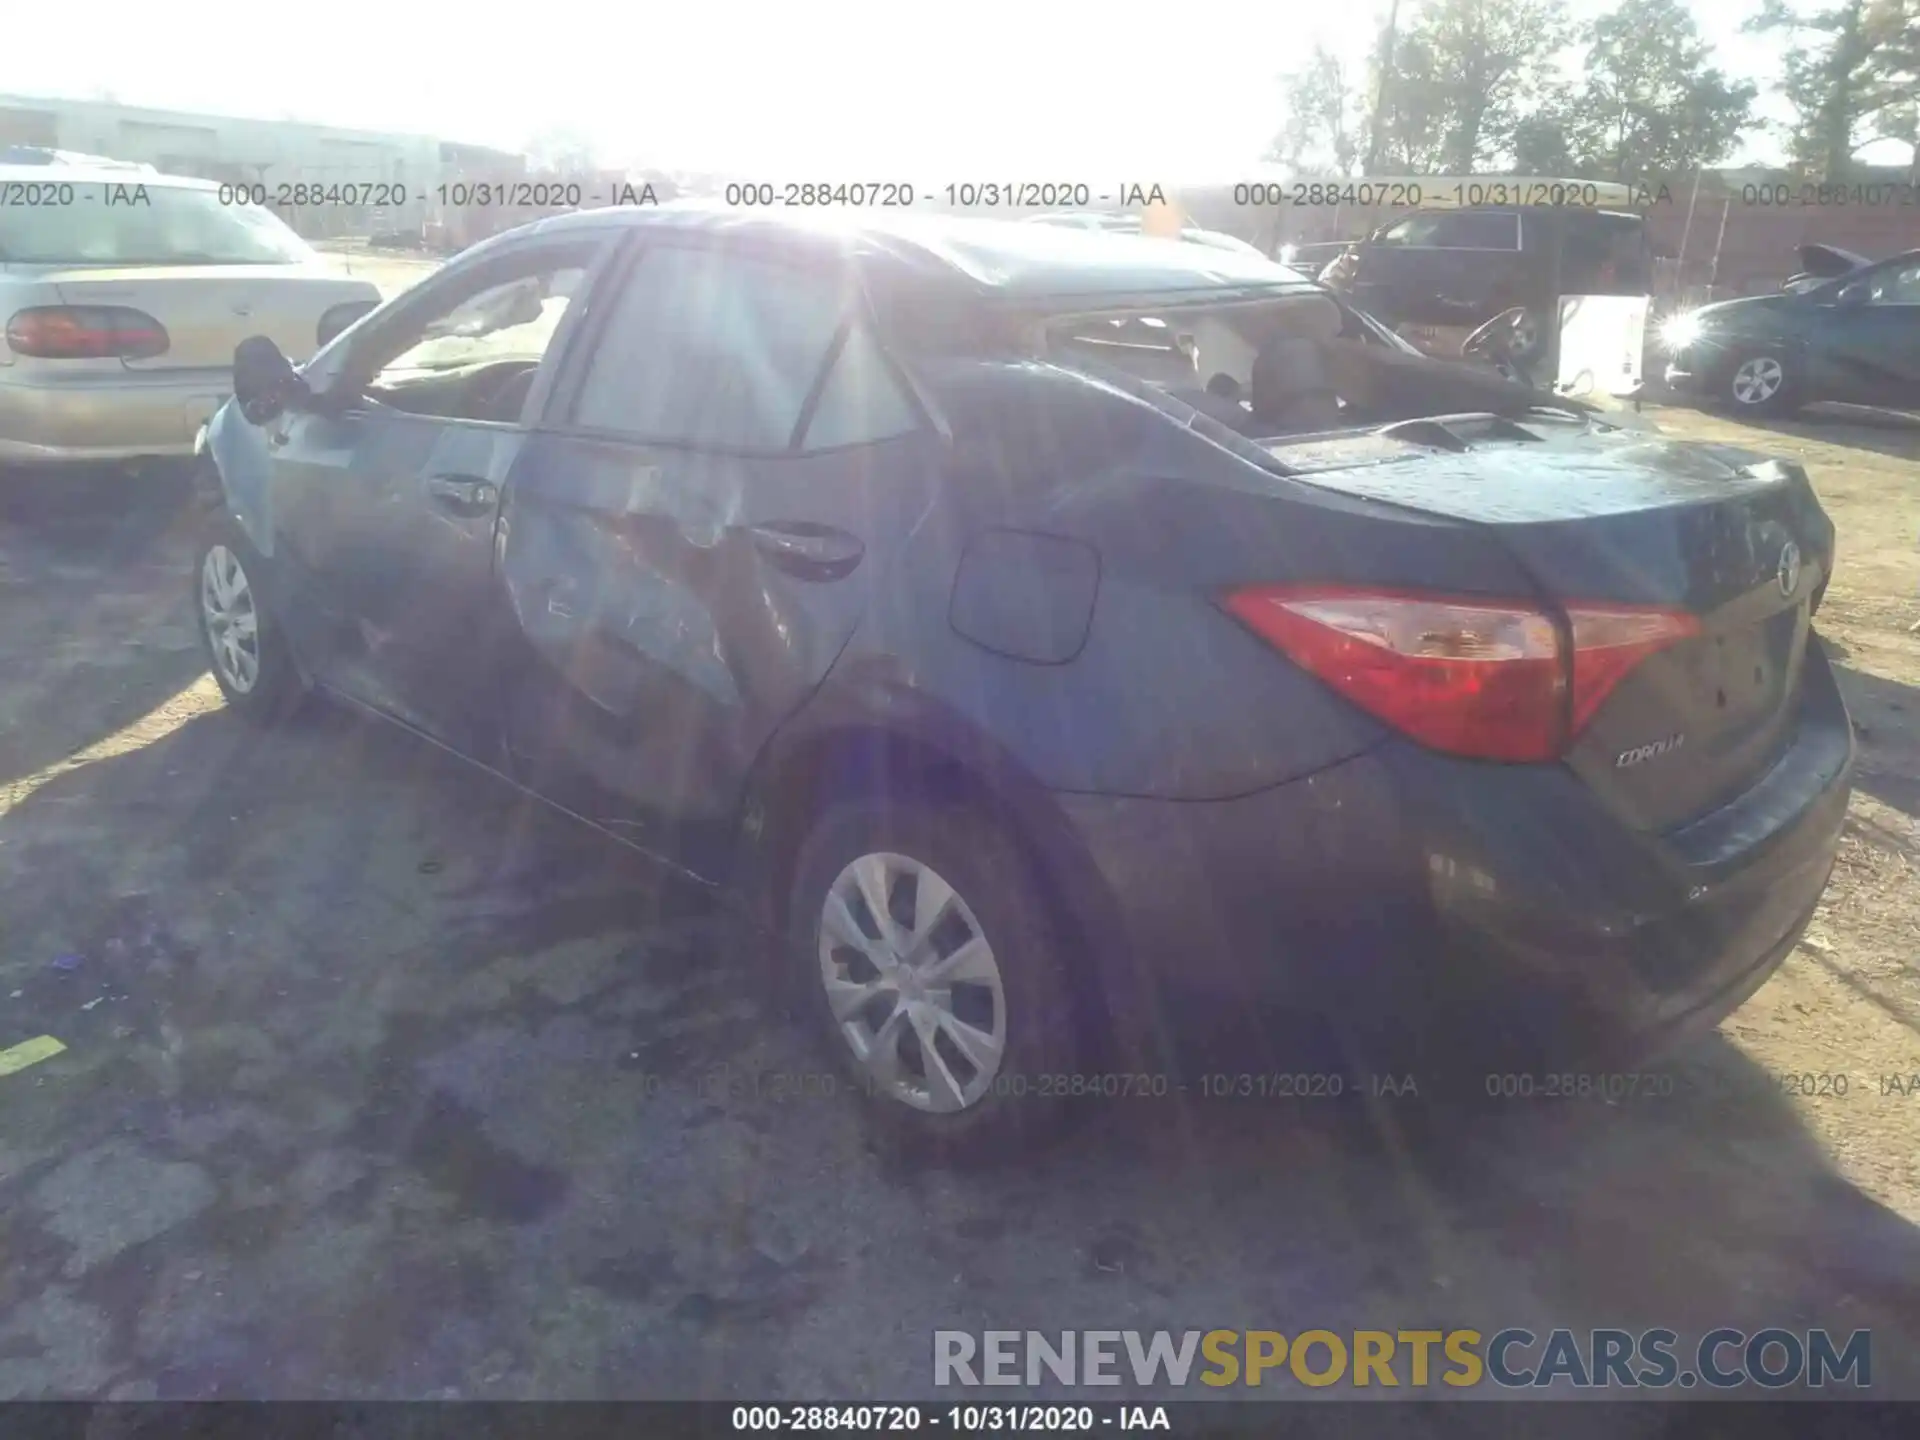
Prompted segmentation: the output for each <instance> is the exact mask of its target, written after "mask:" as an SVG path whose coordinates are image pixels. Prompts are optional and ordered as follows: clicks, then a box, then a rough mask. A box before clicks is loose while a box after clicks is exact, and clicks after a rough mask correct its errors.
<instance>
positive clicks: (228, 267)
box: [0, 159, 380, 465]
mask: <svg viewBox="0 0 1920 1440" xmlns="http://www.w3.org/2000/svg"><path fill="white" fill-rule="evenodd" d="M226 201H227V197H226V196H225V195H224V194H223V193H222V192H221V187H220V186H218V185H216V184H215V183H213V182H212V181H209V180H194V179H186V178H183V177H179V176H172V175H162V174H159V173H157V172H154V171H153V170H151V168H150V167H144V166H143V167H133V166H128V165H122V164H98V163H86V164H79V163H65V162H64V161H63V160H60V159H56V160H54V161H53V162H51V163H45V162H43V163H28V164H14V165H4V164H0V327H4V328H3V329H0V336H3V337H4V338H0V464H8V463H13V464H35V465H40V464H63V463H93V462H99V461H121V460H134V459H142V458H146V457H161V456H188V455H191V454H192V453H193V450H194V442H195V437H196V435H197V434H198V432H199V430H200V427H201V425H202V424H204V423H205V422H206V421H207V420H208V419H209V418H210V417H211V416H212V414H213V412H214V411H215V410H216V409H218V408H219V406H220V404H221V403H222V402H223V401H224V400H225V399H226V397H227V395H228V394H229V393H230V392H231V390H232V374H233V351H234V347H235V346H236V345H238V344H239V343H240V342H241V341H242V340H244V339H246V338H247V337H248V336H249V335H269V336H272V337H273V339H274V341H275V343H276V344H278V345H279V346H280V347H281V349H282V350H284V351H285V352H286V353H287V354H288V355H289V356H291V357H294V358H295V359H305V358H306V357H307V356H309V355H311V354H313V352H314V351H315V350H317V349H318V348H319V347H320V345H321V344H323V343H324V342H325V341H326V340H328V339H330V338H332V336H333V335H336V334H338V333H339V332H340V331H342V330H344V329H345V328H346V327H347V326H349V325H351V324H352V323H353V322H354V321H355V320H357V319H359V318H360V317H361V316H362V315H364V314H366V313H367V312H368V311H370V310H372V309H373V308H374V307H375V306H376V305H378V304H379V303H380V292H379V291H378V290H377V289H375V288H374V286H373V285H371V284H369V283H368V282H367V281H365V280H356V279H352V278H349V277H347V276H344V275H341V274H339V273H337V272H336V271H335V270H333V269H332V268H331V267H330V266H329V265H328V263H327V262H326V261H325V260H324V259H323V258H322V257H321V256H320V255H318V254H317V253H316V252H315V251H314V250H313V249H312V248H311V247H310V246H309V245H308V244H307V243H306V242H305V241H304V240H302V239H301V238H300V237H299V236H298V235H296V234H294V232H293V231H292V230H291V229H290V228H289V227H288V226H287V225H286V224H285V222H283V221H282V220H281V219H280V218H279V217H278V216H276V215H274V214H273V213H272V212H271V211H269V210H267V209H265V208H263V207H261V206H257V205H249V204H238V203H226Z"/></svg>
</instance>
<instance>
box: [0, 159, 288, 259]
mask: <svg viewBox="0 0 1920 1440" xmlns="http://www.w3.org/2000/svg"><path fill="white" fill-rule="evenodd" d="M14 184H15V188H16V189H18V190H19V191H20V192H21V196H20V200H19V201H18V202H15V201H14V200H13V199H12V198H11V197H10V198H9V201H8V203H7V204H5V205H0V262H4V261H11V262H13V263H14V264H17V265H284V264H287V263H289V262H295V261H305V260H310V259H312V258H313V251H312V250H310V249H309V248H308V247H307V244H306V242H305V241H304V240H302V239H301V238H300V237H299V236H298V235H296V234H294V233H293V231H292V230H291V229H289V228H288V227H287V225H286V223H285V222H284V221H282V220H281V219H280V218H279V217H278V216H277V215H275V214H273V212H272V211H270V210H266V209H264V208H262V207H260V206H258V205H222V204H221V203H220V197H219V195H218V193H217V192H215V191H213V190H200V189H190V188H187V187H184V186H178V185H156V184H154V183H152V182H151V181H150V180H146V179H143V178H142V177H141V176H140V175H139V174H138V173H129V174H128V176H127V178H126V180H125V181H124V182H122V181H114V182H113V183H111V184H105V183H102V182H101V181H98V180H85V181H66V180H62V179H61V178H60V172H59V171H58V170H55V169H49V170H48V171H47V179H46V180H45V181H37V180H36V181H31V182H27V183H24V184H22V183H20V182H14Z"/></svg>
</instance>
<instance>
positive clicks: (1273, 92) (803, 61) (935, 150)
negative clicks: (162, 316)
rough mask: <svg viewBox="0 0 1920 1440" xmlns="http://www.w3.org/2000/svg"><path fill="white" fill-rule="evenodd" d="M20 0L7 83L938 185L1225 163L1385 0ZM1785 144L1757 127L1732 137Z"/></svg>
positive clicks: (1715, 37) (1167, 173)
mask: <svg viewBox="0 0 1920 1440" xmlns="http://www.w3.org/2000/svg"><path fill="white" fill-rule="evenodd" d="M1575 3H1576V8H1577V9H1578V10H1579V11H1581V12H1583V13H1593V12H1595V11H1597V10H1601V9H1604V8H1606V6H1605V4H1604V0H1575ZM1754 3H1756V0H1695V3H1694V12H1695V14H1696V16H1698V17H1699V19H1700V22H1701V26H1702V29H1703V31H1704V33H1705V34H1706V36H1707V38H1708V39H1709V41H1710V42H1712V44H1713V46H1714V49H1715V54H1716V57H1717V61H1718V63H1719V64H1720V65H1721V66H1722V67H1723V68H1725V69H1728V70H1731V71H1733V72H1734V73H1735V74H1737V75H1744V76H1749V77H1754V78H1757V77H1760V76H1764V75H1768V74H1777V73H1778V47H1777V43H1776V42H1773V41H1770V40H1766V39H1756V38H1754V37H1747V36H1742V35H1741V34H1740V33H1739V25H1740V21H1741V19H1742V18H1743V17H1744V15H1745V14H1746V13H1747V11H1748V10H1749V9H1751V8H1752V6H1753V4H1754ZM1418 4H1419V0H1403V6H1402V17H1403V23H1404V19H1405V16H1406V14H1407V13H1409V12H1410V11H1411V10H1412V9H1413V8H1415V7H1417V5H1418ZM13 8H14V13H12V14H10V15H9V16H8V18H7V21H6V35H7V43H6V45H5V47H4V49H0V92H13V93H18V94H29V95H46V96H64V97H69V98H76V99H91V98H103V97H107V96H110V97H111V98H113V99H115V100H118V101H121V102H123V103H125V104H129V105H151V106H157V107H162V108H169V109H186V110H199V111H205V112H211V113H218V114H229V115H242V116H253V117H259V118H265V119H282V118H294V119H301V120H308V121H314V122H318V123H323V124H332V125H344V126H352V127H355V128H362V129H370V130H392V131H412V132H418V133H422V134H430V135H437V136H440V137H442V138H445V139H451V140H461V141H466V142H468V143H472V144H480V145H496V146H500V147H503V148H507V149H514V150H518V149H522V148H524V147H525V146H526V145H527V144H528V142H529V141H530V140H532V139H533V138H534V137H535V136H536V135H538V134H540V133H541V132H543V131H548V130H554V129H566V130H570V131H575V132H578V133H580V134H581V135H583V136H585V137H586V138H587V139H588V140H589V141H591V142H592V143H593V145H594V146H595V149H596V153H597V154H598V156H599V157H600V158H601V159H602V160H603V161H606V162H615V163H631V164H636V165H647V164H660V165H665V166H669V167H671V168H676V169H693V170H706V169H710V170H721V171H727V172H730V173H733V174H737V175H747V176H751V177H752V178H756V179H768V180H774V181H788V180H794V181H803V180H808V179H816V180H830V181H835V182H840V181H851V180H859V179H864V180H880V181H906V182H910V183H914V184H916V185H919V186H923V187H925V188H928V189H931V188H932V187H933V186H934V185H935V184H945V183H947V182H949V181H953V180H992V179H1007V178H1013V179H1020V180H1047V179H1057V180H1064V181H1070V182H1078V181H1082V180H1086V181H1090V182H1091V181H1114V182H1121V183H1125V182H1134V181H1138V182H1142V183H1145V182H1148V181H1152V180H1156V179H1167V180H1172V179H1178V178H1184V179H1188V180H1195V179H1199V178H1232V177H1233V176H1234V175H1235V174H1237V173H1240V172H1239V170H1238V167H1241V166H1244V165H1247V164H1250V163H1251V162H1253V161H1254V160H1256V159H1257V158H1258V156H1259V154H1260V152H1261V151H1262V149H1264V147H1265V146H1266V144H1267V142H1268V140H1269V139H1270V138H1271V137H1272V136H1273V134H1274V132H1275V131H1276V130H1277V129H1278V128H1279V126H1280V122H1281V120H1282V118H1283V115H1282V111H1281V92H1280V86H1279V82H1278V76H1279V75H1280V74H1282V73H1283V72H1284V71H1286V70H1288V69H1290V68H1292V67H1293V66H1296V65H1298V64H1299V63H1300V62H1301V61H1302V60H1303V59H1304V58H1305V56H1306V55H1307V53H1308V52H1309V51H1310V50H1311V48H1312V46H1313V44H1314V42H1315V41H1316V40H1324V41H1325V42H1327V43H1328V44H1329V45H1331V46H1333V47H1335V48H1336V49H1337V50H1338V51H1341V52H1343V53H1345V54H1346V55H1349V56H1351V57H1352V58H1353V60H1354V61H1355V62H1356V64H1359V63H1361V62H1362V61H1363V60H1364V56H1365V53H1366V51H1367V48H1368V46H1369V44H1370V42H1371V39H1372V36H1373V33H1374V30H1375V28H1376V27H1377V26H1378V24H1379V23H1380V21H1381V20H1382V19H1383V18H1384V15H1385V11H1386V0H1356V3H1352V4H1349V5H1345V6H1292V7H1290V6H1287V5H1284V4H1279V3H1275V0H1183V3H1170V0H1145V3H1138V4H1131V5H1130V4H1126V3H1116V0H1100V3H1087V0H968V3H967V4H965V5H962V6H940V7H934V6H929V5H925V4H913V3H901V0H891V3H868V0H809V3H807V4H805V5H801V6H791V5H775V4H773V3H772V0H758V3H755V4H750V5H743V4H739V3H728V0H706V3H694V4H688V5H674V6H670V7H661V6H657V5H644V6H641V5H630V4H620V3H617V0H540V3H538V4H537V5H513V6H509V5H506V4H499V3H496V4H487V5H480V4H472V5H454V4H451V3H445V0H433V3H419V0H414V3H403V0H326V3H325V4H322V5H280V4H272V3H263V0H248V3H236V0H197V3H195V4H194V5H192V6H191V7H190V10H191V14H190V16H187V15H183V14H182V13H181V11H182V10H183V9H187V8H189V7H179V6H167V7H155V6H152V5H150V4H146V3H133V0H89V3H88V4H87V7H86V14H87V23H86V25H85V28H84V33H81V32H77V31H76V29H75V27H74V23H73V16H72V12H71V9H70V8H69V7H64V6H53V5H44V4H32V3H31V0H17V3H16V5H15V7H13ZM1775 113H1776V114H1777V113H1779V112H1775ZM1778 154H1779V146H1778V143H1777V142H1776V141H1773V140H1771V139H1768V138H1766V137H1764V136H1761V137H1756V138H1755V141H1754V142H1753V143H1750V144H1749V145H1748V146H1747V148H1746V149H1745V150H1744V151H1743V152H1742V153H1741V154H1740V155H1738V156H1736V157H1735V160H1736V161H1737V162H1741V163H1763V162H1765V161H1768V160H1772V159H1775V158H1777V157H1778ZM1866 158H1878V157H1877V156H1869V157H1866ZM1897 158H1901V159H1904V158H1905V157H1904V155H1901V156H1899V157H1897Z"/></svg>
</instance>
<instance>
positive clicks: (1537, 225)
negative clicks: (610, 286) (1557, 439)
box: [1349, 206, 1653, 360]
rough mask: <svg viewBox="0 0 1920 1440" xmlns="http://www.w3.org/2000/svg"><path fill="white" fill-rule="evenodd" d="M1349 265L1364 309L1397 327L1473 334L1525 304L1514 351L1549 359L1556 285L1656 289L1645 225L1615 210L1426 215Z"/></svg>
mask: <svg viewBox="0 0 1920 1440" xmlns="http://www.w3.org/2000/svg"><path fill="white" fill-rule="evenodd" d="M1556 242H1557V244H1558V246H1559V251H1560V254H1559V267H1558V276H1557V281H1558V283H1557V287H1556V275H1555V266H1554V251H1555V247H1556ZM1349 263H1350V265H1351V267H1352V268H1351V272H1350V273H1351V277H1352V281H1351V283H1352V295H1353V299H1354V302H1355V303H1356V304H1357V305H1359V306H1360V307H1361V308H1362V309H1364V310H1367V311H1368V312H1370V313H1371V314H1374V315H1377V316H1379V317H1380V318H1381V319H1383V320H1385V321H1387V322H1388V323H1389V324H1391V325H1431V326H1464V327H1469V328H1471V327H1474V326H1478V325H1482V324H1484V323H1485V322H1487V321H1488V320H1491V319H1492V318H1493V317H1494V316H1496V315H1498V314H1500V313H1501V312H1502V311H1503V310H1508V309H1511V308H1513V307H1514V306H1522V307H1524V308H1525V309H1526V311H1527V312H1528V313H1527V319H1526V321H1525V323H1524V324H1523V326H1522V328H1521V330H1520V332H1519V334H1518V335H1517V337H1516V341H1515V345H1514V353H1515V355H1516V357H1517V358H1522V359H1526V360H1532V359H1535V358H1538V356H1539V355H1540V353H1541V350H1542V347H1543V344H1544V341H1545V339H1546V336H1547V334H1548V317H1549V316H1550V314H1551V311H1552V306H1553V299H1554V295H1555V292H1556V288H1557V291H1558V293H1560V294H1563V295H1644V294H1647V293H1649V292H1650V291H1651V289H1652V285H1653V251H1652V248H1651V247H1650V245H1649V244H1648V241H1647V231H1646V222H1645V220H1644V218H1643V217H1641V216H1639V215H1635V214H1631V213H1628V212H1624V211H1614V210H1576V209H1566V208H1559V209H1555V208H1549V207H1545V206H1510V207H1498V208H1496V207H1486V208H1468V209H1432V210H1416V211H1414V212H1413V213H1412V214H1410V215H1406V216H1403V217H1402V218H1400V219H1398V220H1395V221H1393V222H1392V223H1390V224H1387V225H1383V226H1382V227H1381V228H1380V229H1378V230H1375V231H1374V232H1373V233H1372V234H1371V235H1369V236H1368V237H1367V238H1366V239H1365V240H1364V241H1362V242H1360V244H1359V246H1358V247H1357V254H1356V256H1355V258H1354V260H1353V261H1352V262H1349Z"/></svg>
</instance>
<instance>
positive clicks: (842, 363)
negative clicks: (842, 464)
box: [801, 325, 919, 450]
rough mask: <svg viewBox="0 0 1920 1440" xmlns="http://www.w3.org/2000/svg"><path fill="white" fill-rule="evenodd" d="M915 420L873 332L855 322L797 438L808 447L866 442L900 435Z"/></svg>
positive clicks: (915, 414) (903, 433) (916, 420)
mask: <svg viewBox="0 0 1920 1440" xmlns="http://www.w3.org/2000/svg"><path fill="white" fill-rule="evenodd" d="M918 424H919V416H918V414H917V412H916V411H915V409H914V406H913V402H912V401H911V400H909V399H908V398H907V396H906V394H905V392H904V391H903V390H902V389H901V388H900V381H899V378H898V377H897V376H895V375H894V373H893V371H892V370H891V369H890V368H889V367H888V365H887V361H886V357H885V356H884V355H883V354H882V353H881V351H880V344H879V342H878V341H877V340H875V339H874V337H873V332H872V331H871V330H869V329H868V328H867V327H866V326H865V325H855V326H854V327H853V328H852V329H850V330H849V331H848V332H847V343H846V344H845V345H843V346H842V347H841V348H840V353H839V355H838V356H836V357H835V358H834V362H833V369H832V370H831V371H830V372H828V375H827V383H826V385H825V386H824V387H822V389H821V391H820V399H819V401H818V402H817V403H816V405H815V406H814V411H813V417H812V418H811V419H810V420H808V421H807V433H806V435H805V437H804V439H803V440H802V442H801V443H802V444H803V445H804V447H805V448H806V449H808V450H831V449H834V448H835V447H837V446H841V445H866V444H871V443H872V442H874V441H876V440H890V439H892V438H893V437H894V436H896V435H905V434H907V433H908V432H909V431H911V430H913V429H914V428H915V426H917V425H918Z"/></svg>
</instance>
